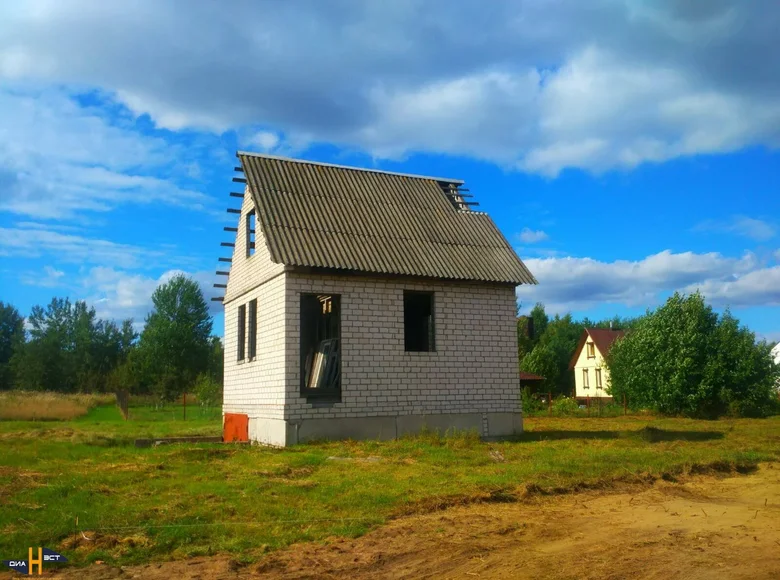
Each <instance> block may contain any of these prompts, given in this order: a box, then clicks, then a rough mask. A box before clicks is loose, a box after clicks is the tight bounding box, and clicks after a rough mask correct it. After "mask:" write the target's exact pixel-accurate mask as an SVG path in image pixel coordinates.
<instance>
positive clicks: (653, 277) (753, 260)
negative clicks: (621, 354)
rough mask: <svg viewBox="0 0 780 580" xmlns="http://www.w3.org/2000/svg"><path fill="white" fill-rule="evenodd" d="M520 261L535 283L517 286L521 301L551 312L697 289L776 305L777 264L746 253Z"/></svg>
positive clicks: (646, 301) (725, 298)
mask: <svg viewBox="0 0 780 580" xmlns="http://www.w3.org/2000/svg"><path fill="white" fill-rule="evenodd" d="M525 264H526V265H527V266H528V268H529V269H530V270H531V272H532V273H533V274H534V276H535V277H536V279H537V280H538V281H539V285H538V286H519V287H518V289H517V295H518V298H519V299H520V300H521V301H522V302H523V303H525V304H533V303H534V302H537V301H541V302H544V303H545V304H547V305H548V306H549V308H550V310H551V311H553V312H566V311H570V310H578V309H585V308H589V307H592V306H595V305H598V304H622V305H625V306H628V307H640V306H646V305H652V304H655V303H657V302H658V301H659V300H660V299H661V297H662V296H663V295H664V294H665V293H669V292H672V291H675V290H681V291H684V292H693V291H695V290H697V289H698V290H700V291H701V292H702V294H704V296H705V297H706V298H707V300H708V301H710V302H711V303H713V304H715V305H716V306H733V307H745V306H778V305H780V266H767V265H765V264H762V263H761V262H760V261H759V260H758V258H757V257H756V256H755V255H754V254H752V253H750V252H748V253H745V254H744V255H743V256H742V257H741V258H729V257H725V256H723V255H721V254H719V253H715V252H712V253H706V254H697V253H694V252H683V253H673V252H671V251H669V250H665V251H663V252H660V253H658V254H654V255H651V256H648V257H646V258H644V259H642V260H637V261H628V260H616V261H614V262H602V261H599V260H594V259H592V258H573V257H566V258H545V259H537V258H530V259H527V260H525Z"/></svg>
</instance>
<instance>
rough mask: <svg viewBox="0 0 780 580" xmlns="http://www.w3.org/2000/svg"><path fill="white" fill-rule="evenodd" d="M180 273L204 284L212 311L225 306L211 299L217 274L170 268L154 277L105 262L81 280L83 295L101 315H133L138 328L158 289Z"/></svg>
mask: <svg viewBox="0 0 780 580" xmlns="http://www.w3.org/2000/svg"><path fill="white" fill-rule="evenodd" d="M178 274H183V275H185V276H188V277H191V278H192V279H193V280H195V281H196V282H197V283H198V284H199V285H200V287H201V291H202V292H203V295H204V297H205V298H206V300H207V301H208V303H209V308H210V311H211V313H212V315H213V314H216V313H217V312H219V311H220V310H221V308H222V307H221V304H219V303H217V302H212V301H211V300H210V299H211V297H212V296H215V295H217V293H216V291H215V290H214V289H213V288H212V283H213V279H214V275H213V274H211V273H207V272H202V271H201V272H185V271H182V270H168V271H166V272H164V273H163V274H161V275H160V276H157V277H153V276H146V275H143V274H138V273H134V272H128V271H125V270H117V269H114V268H108V267H104V266H100V267H95V268H91V269H90V270H89V271H88V273H87V274H86V275H85V276H84V277H83V279H82V281H81V284H82V288H83V292H84V296H83V298H82V299H84V300H86V301H87V302H88V303H90V304H92V305H94V307H95V310H96V311H97V315H98V316H99V317H100V318H105V319H113V320H124V319H126V318H132V319H133V320H134V322H135V325H136V328H137V329H138V330H140V329H141V328H142V327H143V323H144V321H145V319H146V315H147V314H148V313H149V312H150V311H151V310H152V307H153V303H152V293H153V292H154V290H155V289H156V288H157V286H159V285H160V284H163V283H165V282H167V281H169V280H170V279H171V278H173V277H174V276H176V275H178ZM217 330H219V329H217Z"/></svg>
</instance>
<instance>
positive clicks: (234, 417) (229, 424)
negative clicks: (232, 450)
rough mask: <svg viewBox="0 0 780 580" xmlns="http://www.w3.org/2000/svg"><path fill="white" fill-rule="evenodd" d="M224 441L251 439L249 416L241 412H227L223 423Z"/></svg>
mask: <svg viewBox="0 0 780 580" xmlns="http://www.w3.org/2000/svg"><path fill="white" fill-rule="evenodd" d="M222 441H225V442H226V443H227V442H230V441H249V416H248V415H242V414H241V413H225V421H224V423H223V425H222Z"/></svg>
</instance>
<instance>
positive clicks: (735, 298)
mask: <svg viewBox="0 0 780 580" xmlns="http://www.w3.org/2000/svg"><path fill="white" fill-rule="evenodd" d="M696 288H698V289H699V290H701V292H702V294H704V295H705V296H706V297H707V299H708V300H710V301H711V302H713V303H715V304H719V305H723V306H733V307H735V308H737V307H740V306H780V266H774V267H772V268H761V269H759V270H755V271H753V272H748V273H747V274H745V275H743V276H737V277H735V279H734V280H704V281H703V282H701V283H700V284H692V285H689V286H688V287H687V288H686V290H687V291H689V292H690V291H692V290H695V289H696Z"/></svg>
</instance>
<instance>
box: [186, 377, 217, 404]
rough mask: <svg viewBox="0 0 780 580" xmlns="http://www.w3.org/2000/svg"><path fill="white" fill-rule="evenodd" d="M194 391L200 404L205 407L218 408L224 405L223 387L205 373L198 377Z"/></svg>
mask: <svg viewBox="0 0 780 580" xmlns="http://www.w3.org/2000/svg"><path fill="white" fill-rule="evenodd" d="M193 390H194V392H195V396H196V397H197V398H198V402H199V403H200V404H201V405H203V406H204V407H217V406H219V405H221V404H222V386H221V385H220V384H219V383H218V382H217V381H215V380H214V379H213V378H212V377H211V376H209V375H207V374H205V373H204V374H200V375H198V378H197V380H196V381H195V388H194V389H193Z"/></svg>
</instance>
